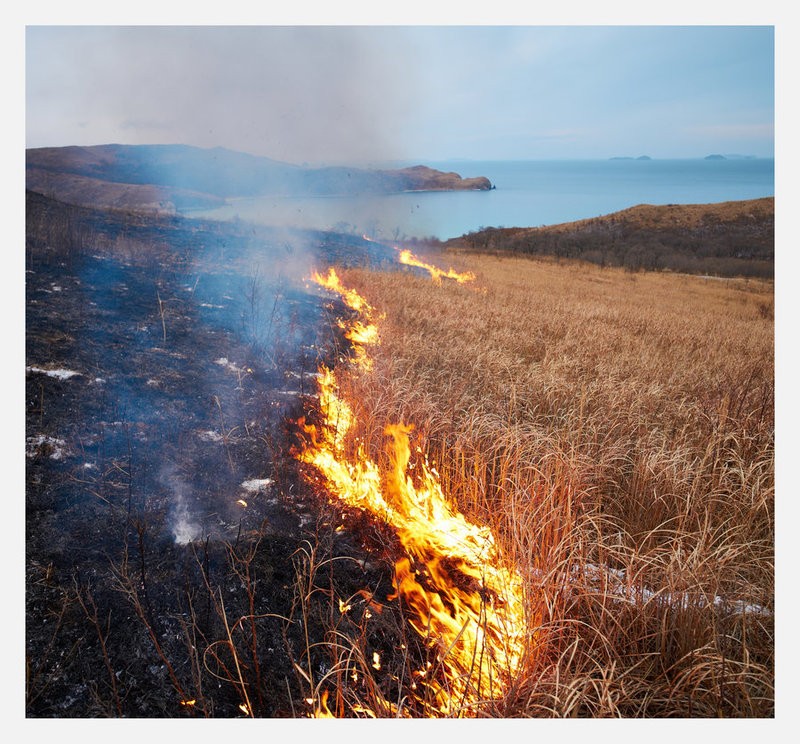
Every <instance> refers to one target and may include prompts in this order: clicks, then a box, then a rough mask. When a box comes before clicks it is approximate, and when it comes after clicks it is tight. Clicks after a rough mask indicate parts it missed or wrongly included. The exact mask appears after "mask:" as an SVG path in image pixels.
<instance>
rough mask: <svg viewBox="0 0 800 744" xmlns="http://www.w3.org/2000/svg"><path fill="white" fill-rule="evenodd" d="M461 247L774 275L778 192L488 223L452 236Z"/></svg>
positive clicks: (637, 265) (630, 264)
mask: <svg viewBox="0 0 800 744" xmlns="http://www.w3.org/2000/svg"><path fill="white" fill-rule="evenodd" d="M446 246H447V247H448V248H451V249H456V250H467V251H480V252H490V253H491V252H497V253H513V254H523V255H538V256H553V257H555V258H557V259H562V258H571V259H580V260H584V261H589V262H592V263H597V264H600V265H602V266H605V265H611V266H624V267H626V268H628V269H631V270H638V269H651V270H659V269H662V270H663V269H669V270H673V271H685V272H692V273H711V274H719V275H723V276H734V275H744V276H762V277H767V276H772V273H773V270H774V260H775V199H774V197H766V198H763V199H750V200H744V201H730V202H720V203H718V204H666V205H651V204H639V205H637V206H634V207H630V208H629V209H624V210H622V211H620V212H614V213H612V214H609V215H605V216H602V217H594V218H591V219H585V220H579V221H577V222H569V223H563V224H559V225H551V226H546V227H510V228H486V229H483V230H479V231H476V232H472V233H468V234H467V235H463V236H461V237H460V238H454V239H452V240H450V241H448V242H447V244H446Z"/></svg>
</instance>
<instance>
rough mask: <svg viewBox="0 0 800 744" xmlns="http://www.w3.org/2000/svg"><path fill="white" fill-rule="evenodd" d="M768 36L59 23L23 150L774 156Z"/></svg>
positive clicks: (340, 156)
mask: <svg viewBox="0 0 800 744" xmlns="http://www.w3.org/2000/svg"><path fill="white" fill-rule="evenodd" d="M774 53H775V49H774V29H773V27H772V26H771V25H766V24H756V25H728V26H725V25H716V24H714V25H661V24H658V25H633V26H629V25H567V26H564V25H535V24H534V25H530V24H527V23H526V24H521V25H520V24H511V25H509V24H502V25H495V24H493V23H489V24H477V25H462V26H452V25H444V26H442V25H424V24H421V25H420V24H415V25H360V24H351V25H335V26H318V25H259V24H246V25H241V26H239V25H227V24H225V25H220V24H212V25H195V26H187V25H98V26H92V25H49V24H38V23H32V24H28V25H26V30H25V145H26V147H45V146H63V145H96V144H105V143H110V142H115V143H123V144H154V143H163V144H172V143H182V144H189V145H196V146H199V147H216V146H222V147H226V148H230V149H233V150H240V151H243V152H248V153H252V154H255V155H263V156H267V157H270V158H274V159H277V160H283V161H287V162H292V163H309V164H332V163H350V164H363V163H371V162H376V163H379V162H386V161H392V160H416V161H420V162H425V161H431V162H435V161H441V160H448V159H461V158H463V159H471V160H492V159H550V158H603V159H605V158H609V157H615V156H633V157H637V156H640V155H648V156H650V157H653V158H671V157H704V156H706V155H708V154H711V153H722V154H743V155H755V156H758V157H773V156H774V140H775V135H774V119H775V101H774V99H775V93H774V79H775V66H774Z"/></svg>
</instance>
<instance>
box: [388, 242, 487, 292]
mask: <svg viewBox="0 0 800 744" xmlns="http://www.w3.org/2000/svg"><path fill="white" fill-rule="evenodd" d="M399 261H400V263H401V264H405V265H406V266H416V267H418V268H420V269H425V270H426V271H428V272H429V273H430V275H431V279H433V281H435V282H436V283H437V284H441V282H442V278H445V279H454V280H455V281H457V282H458V283H459V284H464V283H465V282H471V281H472V280H473V279H475V274H473V273H472V272H471V271H466V272H464V273H459V272H457V271H456V270H455V269H452V268H451V269H448V270H447V271H443V270H442V269H440V268H437V267H436V266H433V265H431V264H429V263H425V262H424V261H421V260H420V259H419V258H417V257H416V256H415V255H414V254H413V253H412V252H411V251H410V250H408V249H407V248H406V249H404V250H401V251H400V257H399Z"/></svg>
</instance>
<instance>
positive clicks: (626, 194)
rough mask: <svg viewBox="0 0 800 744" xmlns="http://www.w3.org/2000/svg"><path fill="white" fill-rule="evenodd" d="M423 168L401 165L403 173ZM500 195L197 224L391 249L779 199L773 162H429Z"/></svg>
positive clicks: (226, 214)
mask: <svg viewBox="0 0 800 744" xmlns="http://www.w3.org/2000/svg"><path fill="white" fill-rule="evenodd" d="M417 164H419V163H414V162H407V163H396V162H395V163H392V164H391V166H388V165H385V166H383V167H393V168H399V167H404V166H406V165H417ZM424 165H428V166H430V167H432V168H436V169H438V170H442V171H446V172H450V171H454V172H456V173H458V174H459V175H461V176H462V177H464V178H469V177H473V176H486V177H487V178H488V179H489V180H490V181H491V182H492V184H493V185H494V186H495V188H494V189H492V190H491V191H450V192H445V191H416V192H405V193H400V194H381V195H361V196H324V197H322V196H317V197H256V198H239V199H231V200H229V202H228V203H227V204H226V205H225V206H222V207H219V208H215V209H211V210H204V211H196V210H193V211H192V212H191V214H192V216H199V217H206V218H211V219H219V220H228V219H231V218H234V217H237V218H239V219H242V220H246V221H249V222H255V223H259V224H267V225H275V226H285V227H305V228H314V229H322V230H328V229H332V230H337V231H341V232H354V233H358V234H366V235H368V236H369V237H372V238H377V239H382V240H403V239H407V238H414V237H416V238H428V237H435V238H438V239H440V240H447V239H449V238H453V237H457V236H460V235H464V234H467V233H470V232H473V231H476V230H480V229H481V228H483V227H538V226H542V225H555V224H559V223H563V222H571V221H574V220H580V219H584V218H590V217H598V216H601V215H605V214H609V213H611V212H616V211H619V210H621V209H626V208H627V207H632V206H635V205H637V204H707V203H714V202H723V201H736V200H742V199H758V198H761V197H765V196H774V195H775V163H774V160H773V159H771V158H725V159H708V160H707V159H705V158H697V159H675V160H666V159H665V160H660V159H655V158H654V159H649V160H645V159H641V160H640V159H611V160H518V161H511V160H502V161H499V160H491V161H476V160H459V161H443V162H425V163H424Z"/></svg>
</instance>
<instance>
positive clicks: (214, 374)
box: [25, 194, 409, 717]
mask: <svg viewBox="0 0 800 744" xmlns="http://www.w3.org/2000/svg"><path fill="white" fill-rule="evenodd" d="M370 251H372V253H370ZM376 251H377V253H376ZM365 260H366V261H372V262H377V263H381V262H385V261H386V260H388V259H387V257H386V256H385V255H381V254H380V249H379V248H376V247H375V245H374V244H367V243H366V242H365V241H362V240H361V239H359V238H355V237H353V236H342V235H333V234H325V233H300V232H293V233H287V232H286V231H280V232H279V231H271V230H269V229H266V228H255V227H251V226H248V225H244V224H241V223H236V224H231V225H220V224H218V223H203V222H198V221H193V220H184V219H178V218H156V217H143V216H140V215H135V214H133V213H122V212H120V213H115V212H102V211H93V210H86V209H80V208H75V207H70V206H67V205H63V204H60V203H58V202H54V201H52V200H49V199H46V198H44V197H42V196H40V195H37V194H29V195H28V203H27V231H26V365H27V368H26V400H25V404H26V542H25V574H26V596H25V612H26V638H25V644H26V680H25V690H26V715H27V716H28V717H98V716H129V717H177V716H213V717H231V716H242V715H245V714H246V713H247V712H250V713H252V714H253V715H255V716H268V717H289V716H304V715H308V713H309V712H310V710H311V709H310V707H309V705H308V703H306V702H304V701H305V699H306V698H309V697H312V696H315V695H316V697H318V696H319V693H320V692H321V691H322V690H324V689H330V688H331V687H332V686H334V685H338V686H339V691H340V692H341V691H342V686H347V685H351V686H353V688H354V689H352V693H353V695H354V696H356V697H357V696H358V695H359V694H360V691H359V690H358V689H355V687H356V683H355V682H350V681H348V680H344V679H342V676H341V675H338V676H337V675H335V674H333V673H331V670H332V669H334V670H335V662H336V659H337V658H338V657H337V653H336V647H335V646H334V645H332V644H331V643H330V641H331V639H332V638H333V637H334V636H333V635H332V634H333V633H335V632H338V633H340V634H342V635H341V636H340V637H341V638H345V639H348V638H351V639H353V640H352V644H353V647H357V648H358V649H359V653H360V654H361V656H363V658H365V659H371V658H372V654H373V652H378V653H380V654H381V655H382V657H383V658H385V659H387V660H390V659H391V658H392V655H393V654H395V655H396V652H397V649H398V648H399V647H400V644H401V643H408V642H409V641H408V639H407V638H405V637H404V636H405V634H404V632H403V630H402V628H403V623H402V621H401V619H399V618H398V617H397V612H396V608H394V607H392V606H391V604H387V596H388V595H389V594H390V593H391V591H392V586H391V580H392V565H393V558H392V547H393V537H392V536H391V535H388V534H385V528H383V527H381V526H380V525H376V524H373V523H372V522H371V521H370V520H369V519H367V518H366V517H364V516H363V515H359V514H355V513H343V512H342V511H341V510H339V509H337V507H335V506H332V505H330V504H328V501H327V499H326V496H325V494H324V493H316V492H314V489H313V487H312V486H311V485H309V484H310V481H309V479H305V478H303V477H302V476H301V474H300V472H299V471H298V467H299V466H298V464H297V463H296V461H295V459H294V458H293V457H292V447H294V446H297V444H298V443H299V440H298V436H299V434H298V427H297V425H296V424H295V423H294V422H295V421H296V419H297V418H298V417H299V416H301V415H303V414H304V413H306V412H307V411H309V410H313V406H314V400H315V399H314V391H315V385H314V374H315V372H316V370H317V366H318V364H319V363H320V361H323V360H327V361H328V362H329V363H330V362H332V361H333V360H334V359H336V358H337V357H338V356H339V355H340V354H341V353H342V352H343V351H346V349H344V346H343V340H342V339H341V338H340V337H338V336H337V328H336V323H335V318H336V317H337V316H338V315H340V314H341V313H343V312H345V309H344V308H343V307H342V306H341V305H340V304H338V303H337V302H335V301H333V300H332V299H331V297H330V296H328V295H327V294H326V293H324V292H322V291H319V290H317V289H316V288H313V287H308V286H306V283H305V282H304V281H303V279H304V278H305V276H307V275H308V271H309V267H311V266H316V267H318V268H321V269H324V267H325V266H326V265H327V264H329V263H332V262H337V261H338V262H342V261H344V262H346V261H359V262H363V261H365ZM339 599H342V600H348V599H350V600H351V601H350V602H349V604H350V605H351V609H350V610H348V611H347V612H345V613H342V612H339V610H338V608H339V605H338V600H339ZM387 608H388V609H387ZM368 620H369V622H368ZM407 656H408V652H407V651H406V653H405V657H407ZM403 663H407V658H406V660H405V661H404V660H403V659H400V660H399V661H398V662H397V664H403ZM395 672H397V669H396V668H393V665H392V663H391V662H389V663H385V670H384V671H383V672H381V673H378V672H375V675H376V679H378V681H379V682H380V683H381V684H382V685H385V689H383V692H384V694H386V695H387V696H389V697H396V683H395V681H394V680H393V677H395ZM326 675H327V676H326ZM381 675H384V676H381ZM401 676H402V675H401ZM395 679H396V677H395ZM381 680H383V681H382V682H381ZM242 706H244V707H242ZM338 712H339V713H345V714H346V713H347V711H345V710H340V711H338Z"/></svg>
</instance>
